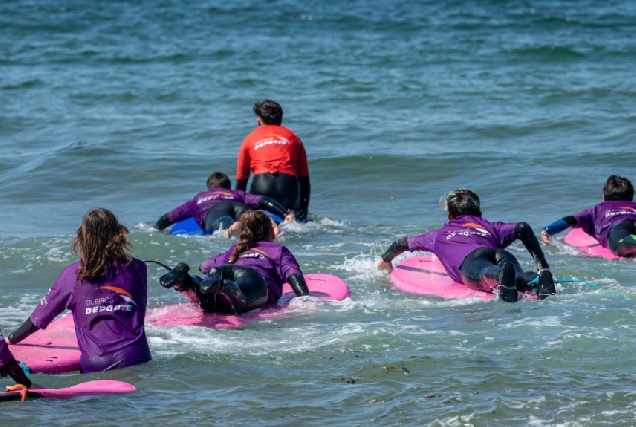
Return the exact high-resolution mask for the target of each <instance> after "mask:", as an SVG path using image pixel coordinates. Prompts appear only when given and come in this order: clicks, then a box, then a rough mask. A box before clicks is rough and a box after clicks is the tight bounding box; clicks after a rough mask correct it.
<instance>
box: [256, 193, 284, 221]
mask: <svg viewBox="0 0 636 427" xmlns="http://www.w3.org/2000/svg"><path fill="white" fill-rule="evenodd" d="M258 206H259V207H260V208H261V209H264V210H267V211H270V212H271V213H273V214H274V215H277V216H279V217H280V219H281V220H283V219H285V217H286V216H287V209H285V206H283V205H281V204H280V203H278V202H277V201H276V200H274V199H271V198H269V197H267V196H262V197H261V199H260V200H259V201H258Z"/></svg>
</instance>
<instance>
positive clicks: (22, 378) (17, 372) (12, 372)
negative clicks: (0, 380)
mask: <svg viewBox="0 0 636 427" xmlns="http://www.w3.org/2000/svg"><path fill="white" fill-rule="evenodd" d="M2 371H3V372H4V373H6V374H7V375H9V376H10V377H11V378H13V381H15V382H16V383H18V384H22V385H23V386H25V387H31V380H30V379H29V378H27V376H26V374H25V373H24V371H23V370H22V366H20V364H19V363H18V361H17V360H15V358H14V359H11V360H9V361H8V362H7V363H5V364H4V365H3V366H2Z"/></svg>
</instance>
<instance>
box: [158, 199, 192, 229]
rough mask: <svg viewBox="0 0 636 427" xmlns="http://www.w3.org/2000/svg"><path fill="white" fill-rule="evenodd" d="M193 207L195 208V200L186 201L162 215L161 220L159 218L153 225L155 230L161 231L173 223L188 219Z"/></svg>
mask: <svg viewBox="0 0 636 427" xmlns="http://www.w3.org/2000/svg"><path fill="white" fill-rule="evenodd" d="M195 206H196V200H195V199H191V200H188V201H187V202H185V203H183V204H182V205H179V206H178V207H176V208H174V209H173V210H171V211H170V212H168V213H167V214H165V215H162V216H161V218H159V220H158V221H157V223H156V224H155V228H156V229H157V230H163V229H165V228H167V227H170V226H171V225H172V224H174V223H175V222H179V221H182V220H184V219H186V218H189V217H190V216H192V215H191V212H193V211H194V207H195Z"/></svg>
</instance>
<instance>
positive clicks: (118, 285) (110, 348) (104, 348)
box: [30, 258, 148, 359]
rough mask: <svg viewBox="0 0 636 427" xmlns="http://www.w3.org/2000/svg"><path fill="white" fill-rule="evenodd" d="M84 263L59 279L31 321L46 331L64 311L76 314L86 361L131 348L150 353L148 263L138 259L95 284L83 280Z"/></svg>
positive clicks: (31, 317)
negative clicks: (79, 270) (146, 321)
mask: <svg viewBox="0 0 636 427" xmlns="http://www.w3.org/2000/svg"><path fill="white" fill-rule="evenodd" d="M79 266H80V263H79V262H76V263H73V264H71V265H69V266H67V267H66V268H64V270H62V273H61V274H60V276H59V277H58V278H57V280H56V281H55V283H54V284H53V287H52V288H51V290H50V291H49V292H48V293H47V294H46V296H45V297H44V298H42V301H41V302H40V304H39V305H38V306H37V307H36V308H35V310H34V311H33V313H32V314H31V316H30V319H31V322H33V324H34V325H35V326H37V327H38V328H40V329H45V328H46V327H47V326H48V325H49V324H50V323H51V322H52V321H53V319H54V318H55V316H57V315H58V314H60V313H61V312H62V311H64V310H66V309H68V310H71V311H72V313H73V320H74V321H75V334H76V335H77V342H78V344H79V348H80V350H81V352H82V357H83V358H84V359H85V358H90V357H95V356H105V355H110V354H113V353H115V352H118V351H120V350H123V349H125V348H127V347H128V346H133V345H137V346H140V347H144V346H145V348H147V346H148V344H147V340H146V333H145V331H144V317H145V315H146V303H147V298H148V277H147V269H146V264H144V262H143V261H140V260H138V259H136V258H132V259H131V262H130V264H129V265H127V266H126V265H121V264H120V265H118V266H117V267H115V268H110V269H107V270H106V274H104V276H102V277H100V278H99V279H96V280H93V281H91V282H86V281H81V280H79V279H78V278H77V274H76V272H77V268H78V267H79Z"/></svg>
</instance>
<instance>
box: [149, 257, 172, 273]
mask: <svg viewBox="0 0 636 427" xmlns="http://www.w3.org/2000/svg"><path fill="white" fill-rule="evenodd" d="M144 262H145V263H149V262H154V263H155V264H159V265H160V266H162V267H163V268H165V269H166V270H168V271H172V267H168V266H167V265H165V264H164V263H162V262H159V261H154V260H151V259H149V260H147V261H144Z"/></svg>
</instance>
